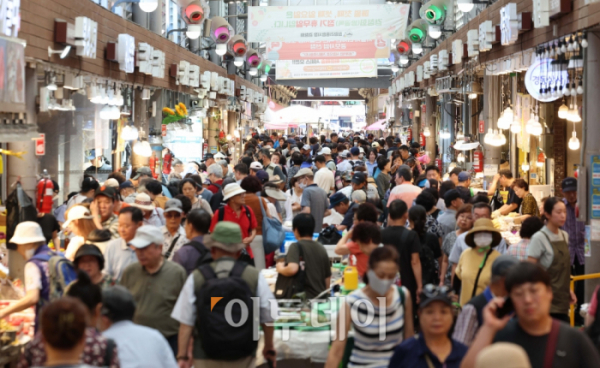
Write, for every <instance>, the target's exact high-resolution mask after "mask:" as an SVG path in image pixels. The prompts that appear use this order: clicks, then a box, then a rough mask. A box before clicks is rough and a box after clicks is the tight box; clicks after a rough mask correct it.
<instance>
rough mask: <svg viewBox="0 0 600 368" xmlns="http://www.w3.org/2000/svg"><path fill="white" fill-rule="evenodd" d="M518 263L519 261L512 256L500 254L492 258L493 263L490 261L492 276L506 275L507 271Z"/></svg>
mask: <svg viewBox="0 0 600 368" xmlns="http://www.w3.org/2000/svg"><path fill="white" fill-rule="evenodd" d="M518 263H519V261H518V260H517V259H516V258H515V257H513V256H509V255H504V254H503V255H501V256H500V257H498V258H496V259H495V260H494V263H492V277H493V276H500V277H506V275H507V274H508V271H509V270H510V269H511V268H512V267H513V266H515V265H517V264H518Z"/></svg>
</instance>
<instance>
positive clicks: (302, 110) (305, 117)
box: [271, 105, 321, 125]
mask: <svg viewBox="0 0 600 368" xmlns="http://www.w3.org/2000/svg"><path fill="white" fill-rule="evenodd" d="M320 118H321V115H320V114H319V111H318V110H315V109H311V108H310V107H306V106H302V105H293V106H290V107H286V108H285V109H282V110H279V111H277V113H276V115H275V119H272V120H271V123H275V124H279V123H294V124H296V125H297V124H312V123H318V122H319V119H320Z"/></svg>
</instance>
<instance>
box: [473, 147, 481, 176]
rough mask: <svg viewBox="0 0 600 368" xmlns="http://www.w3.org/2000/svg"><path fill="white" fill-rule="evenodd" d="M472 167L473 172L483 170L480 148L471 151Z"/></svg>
mask: <svg viewBox="0 0 600 368" xmlns="http://www.w3.org/2000/svg"><path fill="white" fill-rule="evenodd" d="M473 169H474V170H475V172H483V151H481V149H480V148H477V150H476V151H475V152H473Z"/></svg>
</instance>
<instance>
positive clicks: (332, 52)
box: [267, 38, 390, 60]
mask: <svg viewBox="0 0 600 368" xmlns="http://www.w3.org/2000/svg"><path fill="white" fill-rule="evenodd" d="M389 57H390V40H383V39H381V38H380V39H375V40H359V41H354V40H347V41H314V42H279V41H275V42H268V43H267V58H268V59H269V60H305V59H317V58H318V59H339V58H344V59H378V58H385V59H387V58H389Z"/></svg>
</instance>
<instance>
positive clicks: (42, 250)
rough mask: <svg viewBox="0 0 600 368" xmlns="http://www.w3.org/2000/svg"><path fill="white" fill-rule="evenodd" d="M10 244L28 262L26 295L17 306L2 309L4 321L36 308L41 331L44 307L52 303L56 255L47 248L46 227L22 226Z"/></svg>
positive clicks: (24, 224) (36, 225) (36, 324)
mask: <svg viewBox="0 0 600 368" xmlns="http://www.w3.org/2000/svg"><path fill="white" fill-rule="evenodd" d="M9 243H12V244H16V245H17V252H18V253H19V254H20V255H21V256H22V257H23V258H24V259H25V261H26V263H25V280H24V281H25V296H24V297H23V298H21V299H19V300H18V301H17V302H16V303H14V304H11V305H10V306H8V307H5V308H4V309H0V319H2V318H4V317H7V316H9V315H11V314H13V313H17V312H20V311H22V310H25V309H27V308H29V307H32V306H35V319H36V323H35V330H36V331H37V330H38V329H39V323H37V322H38V320H39V317H40V311H41V308H42V307H43V306H44V305H45V304H47V303H48V302H50V283H49V282H50V274H49V271H48V260H49V259H50V256H51V255H53V254H54V253H53V252H52V251H51V250H50V248H48V246H47V245H46V238H45V237H44V233H43V232H42V228H41V227H40V225H38V223H37V222H33V221H24V222H21V223H20V224H18V225H17V227H16V228H15V232H14V234H13V236H12V238H11V239H10V241H9Z"/></svg>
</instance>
